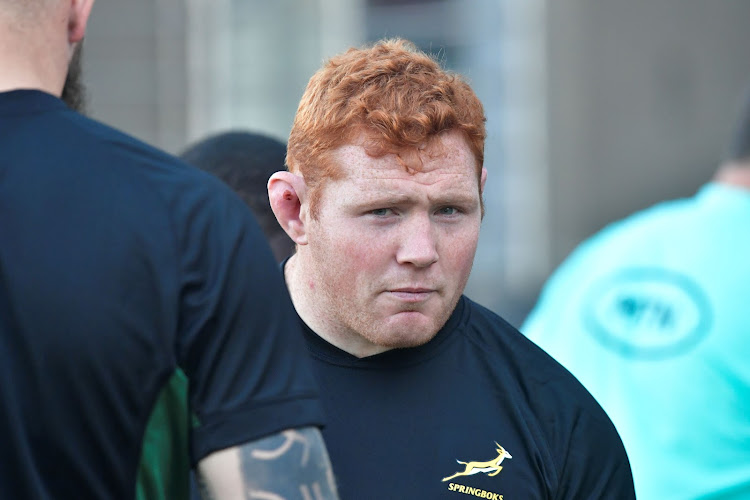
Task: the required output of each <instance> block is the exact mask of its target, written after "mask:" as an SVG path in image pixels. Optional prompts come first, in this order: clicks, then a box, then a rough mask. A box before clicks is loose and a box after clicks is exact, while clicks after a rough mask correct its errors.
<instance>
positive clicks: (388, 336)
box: [370, 328, 438, 349]
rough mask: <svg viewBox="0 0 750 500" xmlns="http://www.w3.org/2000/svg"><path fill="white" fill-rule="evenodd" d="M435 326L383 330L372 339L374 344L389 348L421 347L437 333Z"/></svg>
mask: <svg viewBox="0 0 750 500" xmlns="http://www.w3.org/2000/svg"><path fill="white" fill-rule="evenodd" d="M437 332H438V331H437V330H436V329H435V328H429V329H417V330H416V331H415V329H413V328H411V329H408V330H406V331H403V330H402V331H393V332H383V333H381V334H380V335H377V337H376V338H373V339H370V341H371V342H372V343H373V344H376V345H379V346H381V347H386V348H388V349H404V348H407V347H419V346H421V345H424V344H426V343H427V342H429V341H430V340H432V339H433V338H435V335H437Z"/></svg>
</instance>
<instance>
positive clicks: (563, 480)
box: [554, 398, 635, 500]
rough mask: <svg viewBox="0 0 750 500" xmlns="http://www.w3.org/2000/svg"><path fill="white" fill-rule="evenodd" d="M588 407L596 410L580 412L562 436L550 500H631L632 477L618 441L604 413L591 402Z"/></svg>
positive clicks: (617, 436) (622, 448) (618, 438)
mask: <svg viewBox="0 0 750 500" xmlns="http://www.w3.org/2000/svg"><path fill="white" fill-rule="evenodd" d="M591 403H592V405H596V406H594V407H589V408H584V409H582V410H580V412H579V413H578V414H577V415H576V416H575V418H574V419H573V420H572V429H570V431H569V432H567V433H565V435H566V436H567V438H566V439H565V440H563V441H562V443H563V445H562V449H561V450H560V451H559V452H558V454H557V456H560V457H562V458H561V463H560V464H559V467H560V469H559V470H560V472H559V478H560V482H559V484H558V489H557V493H556V495H555V496H554V498H555V499H556V500H576V499H580V498H608V499H612V500H634V499H635V487H634V485H633V475H632V473H631V470H630V461H629V460H628V456H627V454H626V452H625V447H624V445H623V443H622V440H621V439H620V436H619V434H618V433H617V431H616V430H615V427H614V425H613V424H612V422H611V421H610V420H609V417H607V415H606V413H605V412H604V410H603V409H602V408H601V407H600V406H598V404H597V403H596V402H595V401H594V400H593V398H591Z"/></svg>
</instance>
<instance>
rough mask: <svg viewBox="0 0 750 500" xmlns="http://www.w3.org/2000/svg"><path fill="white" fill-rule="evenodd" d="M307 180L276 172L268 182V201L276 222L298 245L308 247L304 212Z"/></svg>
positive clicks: (295, 175) (287, 173)
mask: <svg viewBox="0 0 750 500" xmlns="http://www.w3.org/2000/svg"><path fill="white" fill-rule="evenodd" d="M305 190H306V188H305V179H303V178H302V176H300V175H297V174H293V173H291V172H276V173H275V174H273V175H272V176H271V178H270V179H269V180H268V199H269V201H270V202H271V210H273V213H274V215H275V216H276V220H277V221H279V224H280V225H281V227H282V228H284V231H286V234H288V235H289V237H290V238H291V239H292V240H294V242H295V243H296V244H298V245H307V231H306V228H305V219H306V217H305V216H304V214H303V212H302V202H303V201H304V200H305Z"/></svg>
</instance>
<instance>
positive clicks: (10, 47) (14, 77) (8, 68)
mask: <svg viewBox="0 0 750 500" xmlns="http://www.w3.org/2000/svg"><path fill="white" fill-rule="evenodd" d="M45 30H46V26H44V25H43V24H42V25H40V26H39V28H38V29H33V30H30V29H26V30H23V29H22V28H19V27H17V26H15V25H14V24H13V23H11V22H8V21H7V19H2V18H0V68H2V71H1V72H0V92H5V91H9V90H16V89H37V90H42V91H44V92H47V93H49V94H53V95H56V96H59V95H60V94H61V92H62V88H63V85H64V84H65V76H66V75H67V71H68V61H69V59H70V47H69V45H68V44H67V42H66V41H65V40H62V41H60V40H54V39H53V37H54V36H55V34H54V33H53V32H50V31H49V30H46V31H45Z"/></svg>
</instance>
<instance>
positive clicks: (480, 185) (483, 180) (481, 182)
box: [479, 167, 487, 194]
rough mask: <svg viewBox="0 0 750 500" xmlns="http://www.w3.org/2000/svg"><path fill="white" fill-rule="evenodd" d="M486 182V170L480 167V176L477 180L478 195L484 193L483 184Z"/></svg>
mask: <svg viewBox="0 0 750 500" xmlns="http://www.w3.org/2000/svg"><path fill="white" fill-rule="evenodd" d="M485 182H487V169H486V168H484V167H482V176H481V177H480V178H479V193H480V194H481V193H484V183H485Z"/></svg>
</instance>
